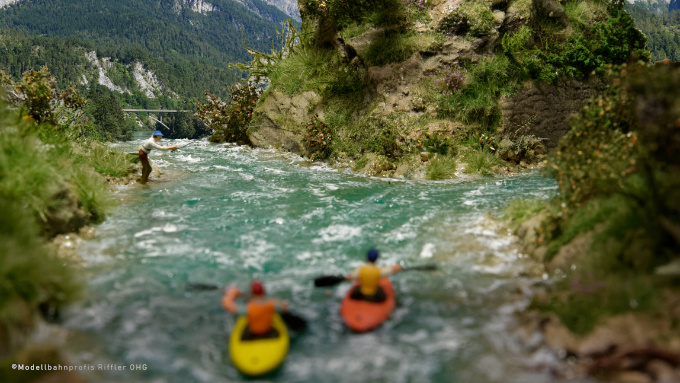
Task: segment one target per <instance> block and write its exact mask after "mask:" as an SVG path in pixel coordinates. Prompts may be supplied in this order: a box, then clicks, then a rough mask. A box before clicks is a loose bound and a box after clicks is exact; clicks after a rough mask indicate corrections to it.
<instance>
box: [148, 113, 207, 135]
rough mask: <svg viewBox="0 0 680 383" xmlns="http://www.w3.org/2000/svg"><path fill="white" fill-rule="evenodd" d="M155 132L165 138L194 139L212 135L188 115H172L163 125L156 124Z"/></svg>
mask: <svg viewBox="0 0 680 383" xmlns="http://www.w3.org/2000/svg"><path fill="white" fill-rule="evenodd" d="M166 126H167V127H166ZM155 130H160V131H161V133H163V137H166V138H190V139H196V138H202V137H205V136H207V135H209V134H211V133H212V131H211V130H210V129H208V127H207V126H206V125H205V124H204V123H203V122H202V121H201V120H199V119H197V118H195V117H193V115H191V114H189V113H173V114H171V115H170V116H169V117H168V118H166V119H165V121H164V122H163V124H161V123H160V122H157V123H156V128H155Z"/></svg>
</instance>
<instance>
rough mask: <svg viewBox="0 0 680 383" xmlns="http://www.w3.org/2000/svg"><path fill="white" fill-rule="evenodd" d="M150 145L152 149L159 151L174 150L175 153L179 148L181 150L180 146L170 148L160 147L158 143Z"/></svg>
mask: <svg viewBox="0 0 680 383" xmlns="http://www.w3.org/2000/svg"><path fill="white" fill-rule="evenodd" d="M149 145H151V147H152V148H154V149H158V150H172V151H175V150H177V148H179V146H177V145H170V146H163V145H159V144H158V143H156V141H149Z"/></svg>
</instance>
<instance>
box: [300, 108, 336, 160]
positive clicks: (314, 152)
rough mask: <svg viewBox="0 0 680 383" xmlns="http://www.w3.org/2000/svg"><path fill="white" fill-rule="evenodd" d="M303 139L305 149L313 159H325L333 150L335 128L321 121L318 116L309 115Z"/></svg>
mask: <svg viewBox="0 0 680 383" xmlns="http://www.w3.org/2000/svg"><path fill="white" fill-rule="evenodd" d="M305 128H306V130H307V132H306V134H305V138H304V140H303V144H304V146H305V150H307V153H308V154H309V158H310V159H311V160H312V161H317V160H325V159H327V158H328V157H330V155H331V153H332V152H333V137H334V134H333V130H332V129H331V128H329V127H328V126H326V124H324V123H323V122H321V121H319V118H318V117H317V116H313V117H309V122H307V124H306V126H305Z"/></svg>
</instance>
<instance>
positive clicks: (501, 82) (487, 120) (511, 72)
mask: <svg viewBox="0 0 680 383" xmlns="http://www.w3.org/2000/svg"><path fill="white" fill-rule="evenodd" d="M515 69H516V67H515V66H513V65H511V62H510V60H509V59H508V58H507V57H505V56H495V57H494V58H493V59H486V58H485V59H483V60H482V61H480V62H479V63H477V64H476V65H471V66H469V67H468V73H469V78H470V81H469V85H468V86H467V87H465V88H463V89H462V90H461V91H459V92H456V93H453V94H450V95H449V94H446V95H438V96H437V98H438V100H437V101H438V105H437V106H438V111H439V112H440V113H442V114H443V115H445V116H451V117H455V118H458V119H459V120H461V121H462V122H464V123H467V124H473V123H478V124H480V125H481V127H482V128H483V129H485V130H486V131H489V132H490V131H493V130H495V128H496V127H497V126H498V124H499V123H500V119H501V111H500V107H499V106H498V100H499V99H500V97H501V96H502V95H509V94H512V92H514V90H515V89H516V87H517V86H518V84H519V81H520V80H521V76H518V75H517V74H516V72H515Z"/></svg>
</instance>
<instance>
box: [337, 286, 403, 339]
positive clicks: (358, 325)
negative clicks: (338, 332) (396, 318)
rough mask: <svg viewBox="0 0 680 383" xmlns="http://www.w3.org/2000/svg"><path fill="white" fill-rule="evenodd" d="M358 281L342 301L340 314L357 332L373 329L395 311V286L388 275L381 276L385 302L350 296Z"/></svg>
mask: <svg viewBox="0 0 680 383" xmlns="http://www.w3.org/2000/svg"><path fill="white" fill-rule="evenodd" d="M357 286H359V284H358V283H355V284H354V285H352V288H350V289H349V291H348V292H347V294H346V295H345V298H343V299H342V302H341V303H340V315H341V316H342V320H343V321H345V324H347V326H348V327H349V328H351V329H352V330H354V331H356V332H365V331H370V330H373V329H374V328H376V327H378V326H380V325H381V324H382V323H383V322H384V321H386V320H387V318H389V317H390V315H391V314H392V311H394V302H395V300H394V287H393V286H392V282H390V279H389V278H388V277H382V278H380V287H382V289H383V290H384V291H385V295H386V296H387V299H386V300H385V301H384V302H380V303H373V302H367V301H361V300H356V299H352V298H350V295H352V291H354V288H356V287H357Z"/></svg>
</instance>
